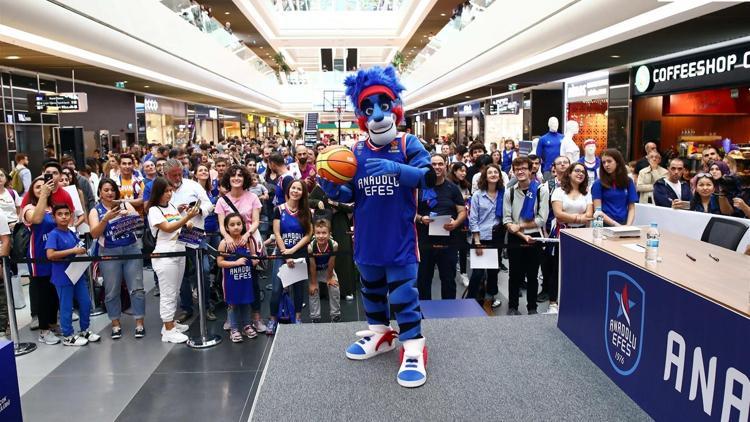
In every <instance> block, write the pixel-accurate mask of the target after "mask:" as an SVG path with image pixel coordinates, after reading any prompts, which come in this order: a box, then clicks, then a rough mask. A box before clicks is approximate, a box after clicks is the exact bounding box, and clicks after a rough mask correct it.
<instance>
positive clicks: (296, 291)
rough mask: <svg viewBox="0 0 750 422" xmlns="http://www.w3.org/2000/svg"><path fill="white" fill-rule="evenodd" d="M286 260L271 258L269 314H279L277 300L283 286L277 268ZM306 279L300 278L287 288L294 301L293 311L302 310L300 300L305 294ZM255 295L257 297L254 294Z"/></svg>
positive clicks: (278, 300)
mask: <svg viewBox="0 0 750 422" xmlns="http://www.w3.org/2000/svg"><path fill="white" fill-rule="evenodd" d="M285 263H286V261H284V260H282V259H274V260H273V268H272V272H271V274H273V282H272V284H271V316H273V317H275V316H276V315H278V314H279V302H280V301H281V291H282V290H283V286H282V285H281V279H280V278H279V268H281V265H282V264H285ZM306 281H307V280H300V281H298V282H296V283H294V284H292V285H291V286H289V289H290V290H291V292H292V300H293V301H294V311H295V312H298V313H299V312H302V301H303V300H304V294H305V290H304V289H305V282H306ZM256 297H258V296H257V295H256Z"/></svg>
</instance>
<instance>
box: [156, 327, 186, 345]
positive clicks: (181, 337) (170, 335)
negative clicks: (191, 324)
mask: <svg viewBox="0 0 750 422" xmlns="http://www.w3.org/2000/svg"><path fill="white" fill-rule="evenodd" d="M161 341H162V343H184V342H186V341H188V336H186V335H185V334H182V333H181V332H179V331H178V330H177V326H175V327H174V328H172V329H171V330H164V331H162V334H161Z"/></svg>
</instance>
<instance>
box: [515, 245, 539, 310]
mask: <svg viewBox="0 0 750 422" xmlns="http://www.w3.org/2000/svg"><path fill="white" fill-rule="evenodd" d="M529 236H531V237H539V233H531V234H529ZM508 245H510V246H511V247H510V248H508V262H509V263H510V273H509V275H508V294H509V295H510V297H509V298H508V307H509V308H510V309H518V294H519V292H520V289H521V283H522V282H523V280H524V278H525V279H526V302H527V303H526V309H528V310H529V311H532V310H536V296H537V288H538V286H539V283H538V278H537V277H538V274H539V262H540V260H541V257H542V248H541V246H539V245H526V244H523V245H522V244H521V238H519V237H518V236H516V235H509V236H508ZM519 245H521V247H515V248H514V247H513V246H519Z"/></svg>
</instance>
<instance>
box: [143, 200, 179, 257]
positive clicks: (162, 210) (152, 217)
mask: <svg viewBox="0 0 750 422" xmlns="http://www.w3.org/2000/svg"><path fill="white" fill-rule="evenodd" d="M180 218H182V216H181V215H180V212H179V211H177V207H175V206H174V205H172V203H171V202H170V203H169V205H167V206H166V207H160V206H155V207H151V208H149V210H148V224H149V226H150V228H151V234H153V235H154V236H156V247H155V248H154V252H182V251H184V250H185V245H182V244H179V243H177V238H178V237H179V236H180V230H179V229H178V230H175V231H173V232H172V233H167V232H165V231H164V230H159V228H158V227H156V226H158V225H159V224H161V223H163V222H165V221H166V222H168V223H171V222H173V221H177V220H179V219H180ZM157 230H158V233H157Z"/></svg>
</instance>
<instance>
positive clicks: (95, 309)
mask: <svg viewBox="0 0 750 422" xmlns="http://www.w3.org/2000/svg"><path fill="white" fill-rule="evenodd" d="M84 241H85V242H86V250H90V249H91V236H89V235H88V233H87V234H86V236H85V237H84ZM92 263H93V262H92ZM91 267H92V265H89V268H88V269H87V270H86V276H87V277H88V279H89V299H91V313H90V314H89V315H91V316H99V315H101V314H103V313H104V309H102V307H101V306H99V305H97V301H96V295H95V294H94V286H95V284H94V271H93V270H92V269H91Z"/></svg>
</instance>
